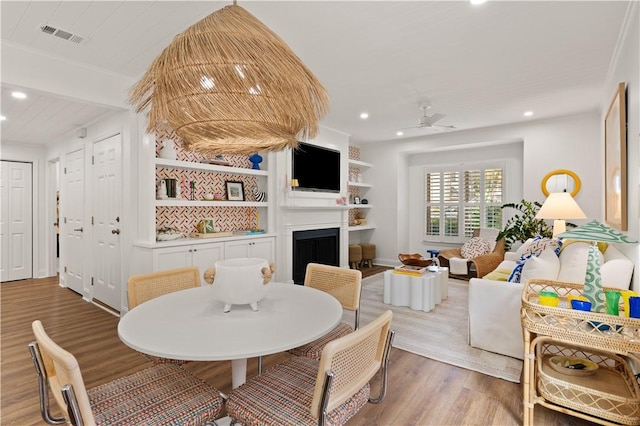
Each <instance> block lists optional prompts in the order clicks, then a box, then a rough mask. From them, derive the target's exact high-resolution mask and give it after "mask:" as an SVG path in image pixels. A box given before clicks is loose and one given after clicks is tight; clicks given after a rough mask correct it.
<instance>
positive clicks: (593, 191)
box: [360, 112, 603, 264]
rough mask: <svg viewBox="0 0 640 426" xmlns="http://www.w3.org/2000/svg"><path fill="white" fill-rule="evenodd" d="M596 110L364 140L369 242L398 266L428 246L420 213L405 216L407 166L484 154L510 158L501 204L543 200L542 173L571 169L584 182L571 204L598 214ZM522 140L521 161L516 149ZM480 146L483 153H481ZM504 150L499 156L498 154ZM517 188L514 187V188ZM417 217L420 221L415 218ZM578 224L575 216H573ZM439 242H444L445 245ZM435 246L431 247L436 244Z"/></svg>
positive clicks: (383, 260) (383, 258)
mask: <svg viewBox="0 0 640 426" xmlns="http://www.w3.org/2000/svg"><path fill="white" fill-rule="evenodd" d="M601 143H602V142H601V138H600V116H599V113H596V112H593V113H587V114H580V115H575V116H568V117H561V118H555V119H551V120H539V121H535V120H534V121H531V122H527V123H518V124H512V125H505V126H496V127H488V128H482V129H476V130H468V131H459V132H452V133H443V134H436V135H432V136H427V137H424V138H422V139H416V140H411V141H404V142H403V141H393V142H391V143H380V144H365V145H362V146H361V150H360V156H361V159H362V160H363V161H366V162H369V163H372V164H373V165H374V168H373V169H372V171H374V172H373V173H369V175H368V176H367V180H368V181H369V182H370V183H371V184H372V185H373V188H371V189H370V190H369V194H368V196H369V199H370V200H371V202H372V203H374V204H375V209H372V210H371V212H370V213H369V214H368V217H369V216H370V217H371V219H372V220H371V221H372V222H373V223H375V224H376V230H375V231H374V232H373V234H372V239H371V242H373V243H374V244H376V246H377V261H378V262H379V263H387V264H397V255H398V253H413V252H420V253H424V251H425V250H426V248H428V246H429V247H431V246H430V245H425V244H422V240H421V238H420V236H416V235H415V229H417V228H416V227H420V226H421V225H415V224H414V225H411V222H412V221H413V220H415V218H417V217H420V218H421V213H414V216H413V217H412V216H410V213H409V209H407V208H406V206H407V205H409V203H410V200H411V199H414V200H415V198H416V194H414V193H412V192H410V188H411V187H412V185H410V177H411V176H410V169H411V168H412V167H414V168H415V167H421V166H422V165H426V164H443V162H444V163H449V162H451V161H453V160H456V159H457V161H459V162H475V161H478V160H479V159H480V158H484V157H483V156H484V155H488V156H491V154H492V153H493V155H496V156H501V158H504V159H506V160H508V165H509V170H507V173H508V175H507V176H506V178H507V179H512V180H515V184H514V182H510V183H508V186H507V197H509V198H508V199H506V200H505V202H515V201H519V200H520V199H522V198H525V199H527V200H530V201H540V202H543V201H544V200H545V198H546V197H545V196H544V194H543V193H542V190H541V186H540V185H541V182H542V179H543V178H544V176H545V175H546V174H547V173H548V172H550V171H552V170H555V169H569V170H572V171H574V172H575V173H577V174H578V176H579V177H580V179H581V180H582V190H581V191H580V193H579V194H578V195H577V196H576V201H577V202H578V204H580V206H581V207H582V209H583V210H584V212H585V213H586V214H587V217H590V218H594V217H599V216H600V213H601V203H602V195H601V194H602V192H603V189H602V188H603V186H602V179H601V177H600V176H601V175H602V170H603V164H602V156H601ZM515 145H521V149H522V154H521V157H522V161H520V160H519V159H518V157H519V156H520V154H519V152H518V150H519V148H514V146H515ZM484 151H486V153H487V154H480V153H481V152H484ZM500 153H502V154H500ZM518 186H519V187H520V188H518ZM420 220H422V219H420ZM574 222H575V223H577V224H579V223H581V222H580V221H574ZM442 247H445V246H444V245H443V246H442ZM434 248H435V247H434Z"/></svg>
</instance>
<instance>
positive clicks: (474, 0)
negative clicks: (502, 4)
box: [469, 0, 487, 4]
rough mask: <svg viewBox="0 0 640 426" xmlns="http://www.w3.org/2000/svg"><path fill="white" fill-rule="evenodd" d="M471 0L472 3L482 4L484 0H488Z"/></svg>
mask: <svg viewBox="0 0 640 426" xmlns="http://www.w3.org/2000/svg"><path fill="white" fill-rule="evenodd" d="M469 1H470V2H471V4H482V3H484V2H486V1H487V0H469Z"/></svg>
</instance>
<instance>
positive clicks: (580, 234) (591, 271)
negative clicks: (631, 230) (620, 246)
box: [558, 220, 637, 312]
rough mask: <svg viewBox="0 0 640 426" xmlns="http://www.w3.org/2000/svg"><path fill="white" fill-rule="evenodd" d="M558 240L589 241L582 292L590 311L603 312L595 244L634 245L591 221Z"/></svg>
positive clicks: (603, 299)
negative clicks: (588, 303) (589, 304)
mask: <svg viewBox="0 0 640 426" xmlns="http://www.w3.org/2000/svg"><path fill="white" fill-rule="evenodd" d="M558 238H570V239H573V240H579V241H591V242H592V244H591V246H589V254H588V256H587V273H586V275H585V278H584V290H583V292H582V294H583V296H585V297H586V298H587V299H589V301H590V302H591V310H592V311H594V312H605V310H606V309H605V297H604V291H603V290H602V277H601V274H600V257H599V256H598V247H597V246H596V243H598V242H605V243H636V242H637V241H631V240H629V238H628V237H627V236H626V235H624V234H622V233H620V232H618V231H616V230H615V229H613V228H610V227H609V226H607V225H605V224H603V223H600V222H598V221H597V220H593V221H591V222H589V223H587V224H585V225H582V226H578V227H577V228H574V229H572V230H571V231H567V232H563V233H562V234H559V235H558Z"/></svg>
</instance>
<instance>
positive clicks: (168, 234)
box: [156, 228, 184, 241]
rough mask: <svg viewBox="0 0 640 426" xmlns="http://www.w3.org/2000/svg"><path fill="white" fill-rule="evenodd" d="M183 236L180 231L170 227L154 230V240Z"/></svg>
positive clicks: (168, 239) (169, 239)
mask: <svg viewBox="0 0 640 426" xmlns="http://www.w3.org/2000/svg"><path fill="white" fill-rule="evenodd" d="M183 236H184V234H183V233H182V232H180V231H178V230H177V229H172V228H162V229H158V230H157V231H156V241H173V240H177V239H178V238H182V237H183Z"/></svg>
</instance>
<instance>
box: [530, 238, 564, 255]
mask: <svg viewBox="0 0 640 426" xmlns="http://www.w3.org/2000/svg"><path fill="white" fill-rule="evenodd" d="M561 244H562V243H561V242H560V240H558V239H555V238H547V237H541V236H539V235H536V236H535V237H534V238H533V241H532V242H531V244H529V246H528V247H527V248H526V249H525V250H524V253H523V254H527V253H531V254H535V255H536V256H539V255H540V254H541V253H542V252H543V251H545V250H546V249H547V248H549V247H552V248H553V249H554V250H555V252H556V255H557V254H558V253H560V246H561Z"/></svg>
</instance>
